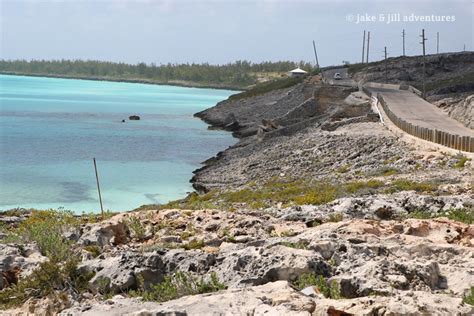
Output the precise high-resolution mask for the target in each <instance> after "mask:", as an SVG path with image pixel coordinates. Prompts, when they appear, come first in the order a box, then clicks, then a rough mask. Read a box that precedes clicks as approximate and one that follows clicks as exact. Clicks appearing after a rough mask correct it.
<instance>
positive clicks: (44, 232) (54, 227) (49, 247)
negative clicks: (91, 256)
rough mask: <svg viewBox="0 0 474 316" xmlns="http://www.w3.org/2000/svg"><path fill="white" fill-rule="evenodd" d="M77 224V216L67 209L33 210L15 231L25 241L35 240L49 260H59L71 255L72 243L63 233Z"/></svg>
mask: <svg viewBox="0 0 474 316" xmlns="http://www.w3.org/2000/svg"><path fill="white" fill-rule="evenodd" d="M77 224H78V222H77V218H75V217H74V215H73V214H72V213H71V212H69V211H54V210H48V211H33V212H32V213H31V215H30V217H29V218H28V219H27V220H25V221H23V222H22V223H21V224H20V226H19V228H18V229H17V230H16V233H17V234H18V236H20V238H21V240H22V241H23V242H25V243H28V242H35V243H36V244H37V245H38V248H39V250H40V252H41V254H43V255H44V256H47V257H48V258H49V259H50V260H51V261H53V262H61V261H65V260H66V259H67V258H68V257H69V256H70V255H71V249H70V248H71V245H72V244H71V242H70V241H69V240H67V239H66V238H64V237H63V235H64V233H65V232H66V231H67V230H68V229H74V228H75V226H76V225H77Z"/></svg>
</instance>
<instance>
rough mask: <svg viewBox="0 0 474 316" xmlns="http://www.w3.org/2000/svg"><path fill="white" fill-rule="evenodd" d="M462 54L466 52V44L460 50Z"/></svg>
mask: <svg viewBox="0 0 474 316" xmlns="http://www.w3.org/2000/svg"><path fill="white" fill-rule="evenodd" d="M462 51H463V52H465V51H466V44H464V48H463V49H462Z"/></svg>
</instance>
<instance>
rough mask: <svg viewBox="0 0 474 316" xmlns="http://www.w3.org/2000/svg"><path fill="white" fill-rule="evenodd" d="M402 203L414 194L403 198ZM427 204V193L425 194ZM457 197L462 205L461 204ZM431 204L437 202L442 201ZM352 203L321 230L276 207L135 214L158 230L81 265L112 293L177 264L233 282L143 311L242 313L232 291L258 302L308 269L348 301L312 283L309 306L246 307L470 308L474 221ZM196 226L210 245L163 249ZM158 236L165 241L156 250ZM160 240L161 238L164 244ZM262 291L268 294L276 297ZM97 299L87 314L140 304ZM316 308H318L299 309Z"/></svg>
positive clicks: (262, 306) (261, 305) (317, 310)
mask: <svg viewBox="0 0 474 316" xmlns="http://www.w3.org/2000/svg"><path fill="white" fill-rule="evenodd" d="M379 198H380V197H379ZM404 201H405V202H406V201H407V199H406V197H405V199H404ZM421 201H425V200H424V199H422V198H421ZM445 202H446V201H445ZM451 202H452V203H453V205H456V201H454V200H453V201H451ZM451 202H449V203H451ZM413 203H415V202H413ZM433 203H434V205H438V204H437V200H436V198H434V199H433ZM449 203H448V202H446V203H442V204H443V205H450V204H449ZM382 204H383V203H382ZM336 205H340V204H337V203H336ZM376 205H378V204H376ZM405 206H406V205H405ZM385 207H386V206H385ZM304 208H305V207H303V209H304ZM386 208H387V207H386ZM349 209H350V208H348V209H341V210H339V211H344V212H345V213H344V216H345V217H346V218H348V220H343V221H340V222H335V223H325V224H321V225H317V226H314V227H307V225H305V224H304V221H305V218H298V217H296V218H291V219H288V218H285V217H283V216H279V214H280V213H279V212H273V213H274V214H277V215H278V216H279V217H274V216H272V215H270V213H271V212H270V213H268V212H267V213H255V212H251V211H243V210H241V211H237V212H217V211H214V210H201V211H192V212H191V211H180V210H164V211H159V212H154V211H148V213H137V214H128V215H127V216H134V215H137V216H143V218H146V219H147V222H146V223H147V225H155V226H156V227H159V229H154V232H155V233H154V238H153V239H149V240H147V241H146V242H145V244H141V243H138V244H137V243H136V242H129V243H127V244H126V245H122V246H118V247H115V248H114V249H113V250H111V251H106V252H104V253H103V254H101V255H100V256H99V257H98V258H96V259H92V260H87V261H84V262H82V264H81V268H82V269H86V270H93V271H95V272H96V275H95V277H94V278H93V279H92V280H91V283H93V284H96V285H97V284H98V282H100V281H98V280H100V279H107V280H110V282H109V283H108V284H109V290H110V291H112V292H113V293H122V292H123V291H126V290H129V289H135V288H137V286H138V281H137V280H138V278H141V279H143V281H144V285H145V288H149V285H151V284H154V283H157V282H160V281H161V280H162V279H163V277H164V276H165V275H170V274H172V273H174V272H177V271H181V272H186V273H190V274H192V275H195V276H196V277H201V276H204V277H208V276H209V275H210V274H211V273H215V274H216V275H217V277H218V278H219V280H220V281H221V282H223V283H225V284H226V285H227V286H228V290H227V291H224V292H220V293H223V294H222V295H221V294H219V293H217V294H207V295H201V296H192V297H186V298H181V299H179V300H176V301H173V302H168V303H165V304H162V305H159V306H158V305H156V304H155V305H153V303H145V304H144V305H143V308H144V309H146V310H147V311H151V310H152V311H153V312H155V311H157V312H158V311H159V312H174V313H178V312H180V313H190V310H193V311H195V310H200V308H211V307H209V304H211V303H210V302H211V301H212V304H211V305H212V306H214V307H212V308H216V310H221V311H225V312H228V313H229V314H236V315H237V314H239V312H240V310H238V309H234V308H237V305H236V304H234V305H232V306H230V305H228V303H227V301H226V300H227V297H232V296H233V295H234V303H235V300H238V299H240V296H242V295H243V297H246V296H245V295H247V294H242V293H253V294H252V295H254V296H255V295H257V296H256V298H257V299H259V297H260V296H258V293H259V291H260V290H261V289H265V286H268V287H269V288H272V290H271V291H272V292H273V291H274V290H275V288H274V286H276V285H277V284H278V288H280V287H282V286H283V284H286V282H294V281H295V280H296V279H297V278H298V277H299V276H300V275H302V274H304V273H313V274H315V275H322V276H324V277H325V278H326V279H327V280H328V282H330V283H332V282H335V284H338V287H339V289H340V293H341V295H342V296H343V297H344V298H345V299H343V300H329V299H326V298H324V297H323V296H322V295H321V294H318V293H317V292H314V290H313V291H310V289H306V292H305V293H307V294H308V293H309V294H308V295H309V296H307V297H306V296H304V297H305V300H303V302H312V303H304V304H302V303H301V304H300V303H298V304H297V305H298V306H299V307H297V308H296V307H295V308H296V309H295V308H293V307H291V306H294V305H291V304H287V303H282V306H285V307H284V308H290V307H291V308H290V309H289V310H286V309H282V308H283V307H282V306H279V305H278V304H276V303H274V302H275V301H271V300H268V302H270V301H271V302H273V303H271V304H270V303H267V299H265V300H263V301H259V300H257V301H253V300H247V299H246V301H247V304H246V305H245V308H247V306H250V307H249V308H251V310H254V311H255V313H257V311H260V310H261V311H271V312H276V311H282V312H283V311H284V312H297V313H309V312H312V313H313V315H323V314H324V313H328V311H329V313H336V312H347V313H355V314H370V313H372V314H374V315H382V314H383V313H388V314H391V313H392V314H394V315H397V313H401V314H405V313H408V314H410V313H411V314H413V315H415V314H417V313H424V312H433V313H434V314H436V313H435V312H434V311H435V310H436V308H440V309H439V310H440V311H442V312H441V313H440V314H443V313H453V314H456V313H467V312H469V311H470V310H471V307H469V306H468V305H466V304H463V303H462V297H463V296H464V295H465V294H466V293H467V291H469V289H470V286H471V284H474V275H473V271H472V266H473V263H474V257H473V256H474V255H473V248H474V247H473V246H474V229H473V226H472V225H467V224H462V223H459V222H454V221H451V220H448V219H443V218H439V219H433V220H419V219H406V220H401V219H398V220H380V219H375V217H377V216H378V215H377V213H376V210H377V209H380V208H375V207H374V208H373V210H372V211H369V209H370V207H368V206H367V205H364V207H363V208H362V209H361V210H360V212H364V211H363V210H365V211H366V212H368V214H371V216H372V217H373V218H374V219H363V218H364V216H359V215H358V213H357V212H356V213H354V212H351V211H349ZM405 212H406V210H405ZM350 218H352V219H350ZM111 220H114V219H111ZM189 227H192V228H193V237H192V238H195V239H197V240H201V239H202V240H207V242H206V243H208V244H211V245H207V246H206V243H204V245H203V246H202V248H199V249H192V250H185V249H182V248H177V249H168V248H166V247H167V246H166V245H169V242H170V241H172V242H174V243H175V244H174V246H173V248H174V247H179V245H185V244H186V243H188V242H189V239H187V238H184V239H183V238H182V237H184V235H183V232H184V231H187V229H188V228H189ZM233 234H237V235H233ZM209 236H212V237H209ZM229 236H233V238H229ZM178 237H179V238H178ZM237 237H239V238H237ZM163 240H165V242H163ZM211 240H212V242H211ZM151 243H155V247H156V246H158V247H157V248H156V249H154V247H151ZM159 245H162V246H161V248H160V247H159ZM144 247H145V248H144ZM146 249H149V250H146ZM144 250H146V251H144ZM270 284H273V285H272V286H271V285H270ZM287 287H288V286H287V285H284V286H283V288H287ZM244 289H245V290H244ZM288 289H289V288H288ZM275 291H276V290H275ZM278 291H279V290H278ZM286 291H287V290H285V293H286ZM288 291H289V292H288V293H287V294H285V295H290V296H291V297H293V296H295V295H296V296H295V299H296V301H298V300H299V297H300V295H302V294H291V293H296V291H294V290H293V289H289V290H288ZM266 293H267V292H266ZM315 293H316V294H315ZM447 293H450V294H447ZM265 295H268V296H267V298H268V297H269V296H271V295H273V294H271V293H267V294H265ZM306 298H308V299H309V301H306ZM442 302H450V303H452V305H449V306H448V305H446V304H442ZM90 304H91V309H90V311H96V312H97V311H99V310H100V311H102V309H103V308H106V309H105V310H103V311H104V312H106V311H107V312H110V313H111V314H113V313H115V312H116V311H120V312H122V311H123V312H124V313H126V312H130V313H131V312H137V310H135V309H133V308H131V309H129V308H130V306H134V304H138V302H136V301H134V300H130V299H118V300H116V302H114V303H98V302H95V303H90ZM308 304H309V305H308ZM129 305H130V306H129ZM267 305H268V306H267ZM277 305H278V306H277ZM310 305H311V306H313V307H311V308H307V307H301V306H310ZM401 305H403V308H402V309H400V306H401ZM81 306H83V305H81ZM145 306H150V307H145ZM288 306H290V307H288ZM397 306H398V308H399V309H397ZM78 308H79V307H75V311H76V312H77V313H79V311H80V309H78ZM212 308H211V310H212ZM242 308H243V307H242ZM274 308H276V309H274ZM313 308H314V309H313ZM331 308H332V309H333V310H332V309H331ZM400 311H402V312H400ZM143 312H144V313H145V311H143ZM144 315H145V314H144ZM183 315H184V314H183ZM324 315H325V314H324ZM334 315H338V314H334Z"/></svg>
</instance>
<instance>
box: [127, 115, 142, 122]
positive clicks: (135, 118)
mask: <svg viewBox="0 0 474 316" xmlns="http://www.w3.org/2000/svg"><path fill="white" fill-rule="evenodd" d="M128 119H129V120H130V121H139V120H140V116H138V115H130V116H129V117H128Z"/></svg>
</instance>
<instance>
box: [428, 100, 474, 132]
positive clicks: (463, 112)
mask: <svg viewBox="0 0 474 316" xmlns="http://www.w3.org/2000/svg"><path fill="white" fill-rule="evenodd" d="M435 105H436V106H438V107H439V108H442V109H443V110H445V111H446V112H447V113H448V115H449V116H450V117H452V118H453V119H455V120H457V121H459V122H461V123H462V124H463V125H464V126H467V127H470V128H472V129H474V94H471V95H468V96H465V97H449V98H444V99H441V100H438V101H436V102H435Z"/></svg>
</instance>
